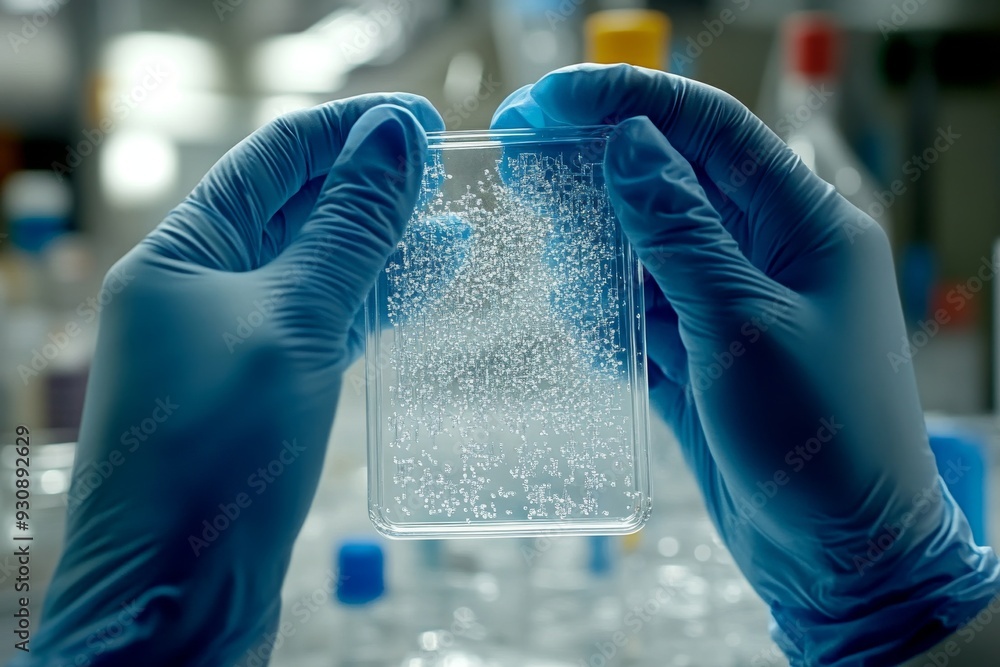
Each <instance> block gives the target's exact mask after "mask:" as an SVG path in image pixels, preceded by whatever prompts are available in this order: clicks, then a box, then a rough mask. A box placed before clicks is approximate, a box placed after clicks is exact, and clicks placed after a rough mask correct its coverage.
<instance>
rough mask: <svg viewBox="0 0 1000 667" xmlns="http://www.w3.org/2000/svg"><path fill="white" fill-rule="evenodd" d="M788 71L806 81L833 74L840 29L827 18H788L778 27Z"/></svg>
mask: <svg viewBox="0 0 1000 667" xmlns="http://www.w3.org/2000/svg"><path fill="white" fill-rule="evenodd" d="M782 32H783V36H784V41H785V58H786V64H787V66H788V68H789V69H790V70H791V71H793V72H797V73H798V74H801V75H802V76H805V77H809V78H822V77H830V76H833V75H834V74H835V73H836V70H837V64H838V63H837V61H838V59H839V57H840V39H841V37H840V35H841V33H840V26H839V24H838V23H837V20H836V19H835V18H834V17H833V15H831V14H827V13H825V12H802V13H798V14H792V15H791V16H789V17H788V18H787V19H785V22H784V24H783V25H782Z"/></svg>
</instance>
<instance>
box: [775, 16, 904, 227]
mask: <svg viewBox="0 0 1000 667" xmlns="http://www.w3.org/2000/svg"><path fill="white" fill-rule="evenodd" d="M782 39H783V40H784V50H785V73H784V77H783V78H782V80H781V82H780V84H779V86H778V109H779V116H780V117H779V118H778V119H777V120H776V121H775V125H774V130H775V132H776V133H777V134H778V136H780V137H781V138H782V139H784V140H785V143H787V144H788V147H789V148H791V149H792V150H793V151H794V152H795V154H796V155H798V156H799V158H800V159H801V160H802V161H803V162H805V164H806V166H808V167H809V168H810V169H811V170H812V171H813V172H815V173H816V175H817V176H819V177H820V178H822V179H823V180H824V181H826V182H827V183H830V184H831V185H833V186H834V187H835V188H837V192H839V193H840V194H841V195H843V196H844V197H845V198H846V199H847V200H848V201H849V202H851V203H852V204H854V205H855V206H856V207H857V208H858V209H860V210H861V211H863V212H864V214H865V215H858V216H857V217H856V219H855V220H852V221H850V222H849V223H848V224H847V225H846V226H845V227H844V233H845V234H847V235H848V237H849V238H852V239H853V238H854V237H855V236H857V235H858V234H861V233H863V232H864V230H865V228H866V226H867V224H868V223H869V219H868V217H866V216H870V218H872V219H874V220H875V221H876V222H878V223H879V224H880V225H881V226H882V227H883V228H884V229H885V230H886V231H887V232H889V231H891V228H892V223H891V221H892V214H891V212H890V211H889V207H890V206H891V201H890V200H889V199H885V198H884V197H883V198H882V199H880V198H879V195H882V193H881V192H880V189H879V188H878V187H877V186H876V185H875V180H874V178H873V177H872V176H871V174H870V173H869V172H868V170H867V169H866V168H865V167H864V165H863V164H862V163H861V161H860V160H859V159H858V158H857V156H856V155H855V154H854V151H853V150H852V149H851V147H850V144H849V143H848V142H847V140H846V139H845V138H844V136H843V133H842V132H841V130H840V127H839V126H838V124H837V108H838V99H839V98H838V74H839V67H840V62H841V55H842V50H843V48H844V39H845V38H844V35H843V32H842V30H841V28H840V26H839V24H838V23H837V20H836V18H834V17H833V16H832V15H830V14H827V13H824V12H801V13H797V14H793V15H791V16H790V17H789V18H788V19H787V20H786V21H785V22H784V24H783V25H782ZM889 197H890V198H892V197H893V195H892V194H891V193H889Z"/></svg>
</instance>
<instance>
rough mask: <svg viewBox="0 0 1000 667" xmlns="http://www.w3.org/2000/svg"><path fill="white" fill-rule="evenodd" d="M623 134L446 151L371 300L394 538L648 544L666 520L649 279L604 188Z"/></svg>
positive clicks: (384, 523) (372, 397) (379, 483)
mask: <svg viewBox="0 0 1000 667" xmlns="http://www.w3.org/2000/svg"><path fill="white" fill-rule="evenodd" d="M611 131H613V128H609V127H604V126H601V127H587V128H558V129H547V130H506V131H504V130H500V131H485V132H453V133H432V134H431V135H430V136H429V137H428V147H429V158H428V163H427V165H426V166H425V170H424V178H423V184H422V188H421V193H420V196H419V201H418V205H417V207H416V211H415V213H414V215H413V217H412V218H411V220H410V222H409V226H408V227H407V231H406V233H405V235H404V238H403V240H402V241H401V243H400V244H399V248H398V249H397V252H396V254H395V255H394V256H393V257H392V258H391V259H390V261H389V263H388V265H387V267H386V269H385V271H384V272H383V273H382V274H381V276H380V278H379V279H378V281H377V284H376V287H375V289H374V290H373V295H372V298H371V299H369V302H368V303H367V305H366V317H367V328H368V345H367V349H366V365H367V368H366V377H367V382H368V402H367V406H368V471H369V472H368V474H369V512H370V515H371V519H372V522H373V523H374V524H375V527H376V528H377V529H378V531H379V532H381V533H382V534H384V535H386V536H388V537H395V538H408V537H412V538H446V537H467V536H469V537H471V536H490V535H492V536H517V535H521V536H524V535H535V534H539V533H545V534H558V533H565V534H614V533H630V532H634V531H636V530H638V529H639V528H640V527H641V526H642V524H643V523H644V522H645V521H646V519H647V517H648V516H649V512H650V508H651V493H650V481H649V454H648V449H647V431H648V414H647V413H648V389H647V384H646V368H645V335H644V319H643V302H642V274H641V268H640V266H639V263H638V260H637V259H636V257H635V256H634V254H633V252H632V250H631V248H630V246H629V245H628V243H627V242H626V241H625V239H624V237H623V235H622V233H621V230H620V228H619V226H618V223H617V221H616V218H615V214H614V210H613V209H612V207H611V204H610V201H609V199H608V194H607V190H606V188H605V184H604V180H603V172H602V166H601V165H602V161H603V156H604V146H605V143H606V141H607V136H608V133H609V132H611Z"/></svg>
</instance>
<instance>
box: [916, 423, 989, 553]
mask: <svg viewBox="0 0 1000 667" xmlns="http://www.w3.org/2000/svg"><path fill="white" fill-rule="evenodd" d="M928 435H929V437H930V443H931V451H933V452H934V458H935V459H936V461H937V467H938V473H939V474H940V475H941V478H942V479H944V482H945V485H946V486H947V487H948V491H950V492H951V495H952V496H953V497H954V498H955V502H957V503H958V506H959V507H961V508H962V512H964V513H965V517H966V518H967V519H968V520H969V526H970V527H971V528H972V536H973V537H974V538H975V540H976V544H979V545H984V546H985V545H986V540H987V535H986V453H985V450H984V447H983V444H982V443H981V442H980V441H979V440H978V438H977V437H976V435H975V434H974V433H970V432H968V431H961V430H957V429H954V428H947V427H938V428H937V429H934V428H928Z"/></svg>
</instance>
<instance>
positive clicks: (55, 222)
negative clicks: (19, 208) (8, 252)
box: [10, 216, 69, 254]
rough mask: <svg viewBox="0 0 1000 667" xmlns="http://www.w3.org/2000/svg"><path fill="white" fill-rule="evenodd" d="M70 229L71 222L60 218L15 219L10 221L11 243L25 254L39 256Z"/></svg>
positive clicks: (34, 217) (31, 217)
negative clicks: (50, 243)
mask: <svg viewBox="0 0 1000 667" xmlns="http://www.w3.org/2000/svg"><path fill="white" fill-rule="evenodd" d="M68 227H69V221H68V220H67V219H66V218H64V217H60V216H28V217H21V218H15V219H14V220H11V221H10V235H11V241H13V242H14V245H15V246H17V247H18V248H20V249H21V250H23V251H25V252H28V253H31V254H38V253H40V252H41V251H42V250H43V249H44V248H45V246H46V245H48V244H49V242H50V241H52V240H53V239H55V238H57V237H58V236H59V235H60V234H63V233H65V232H66V229H67V228H68Z"/></svg>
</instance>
